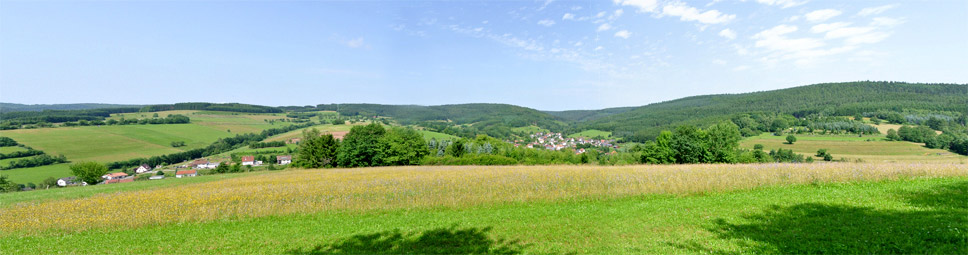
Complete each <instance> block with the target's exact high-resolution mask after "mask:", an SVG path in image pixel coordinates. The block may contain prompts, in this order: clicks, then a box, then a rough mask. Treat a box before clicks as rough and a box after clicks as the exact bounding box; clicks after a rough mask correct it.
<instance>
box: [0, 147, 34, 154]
mask: <svg viewBox="0 0 968 255" xmlns="http://www.w3.org/2000/svg"><path fill="white" fill-rule="evenodd" d="M25 150H27V149H24V148H23V147H20V146H6V147H0V153H11V152H15V151H25Z"/></svg>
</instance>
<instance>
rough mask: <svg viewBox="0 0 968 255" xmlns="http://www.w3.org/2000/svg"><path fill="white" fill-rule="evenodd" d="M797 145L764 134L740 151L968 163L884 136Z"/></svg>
mask: <svg viewBox="0 0 968 255" xmlns="http://www.w3.org/2000/svg"><path fill="white" fill-rule="evenodd" d="M794 136H795V137H796V138H797V141H796V142H794V143H793V144H787V141H786V136H774V135H772V134H762V135H759V136H755V137H749V138H745V139H743V140H742V141H740V147H742V148H747V149H752V148H753V145H756V144H762V145H763V147H764V150H765V151H769V150H774V149H789V150H793V152H796V153H800V154H803V155H804V156H814V155H815V154H816V153H817V150H819V149H827V152H829V153H830V154H832V155H833V156H834V158H835V159H840V158H846V159H847V160H851V161H855V160H858V159H859V160H862V161H865V162H954V163H964V162H968V157H966V156H961V155H958V154H954V153H951V152H950V151H947V150H940V149H928V148H925V147H924V146H923V144H918V143H912V142H904V141H887V140H885V139H884V136H883V135H873V136H862V137H859V136H857V135H794Z"/></svg>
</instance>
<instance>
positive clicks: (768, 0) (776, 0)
mask: <svg viewBox="0 0 968 255" xmlns="http://www.w3.org/2000/svg"><path fill="white" fill-rule="evenodd" d="M756 2H757V3H761V4H765V5H775V6H779V7H780V8H790V7H794V6H799V5H802V4H805V3H807V1H805V0H804V1H796V0H756Z"/></svg>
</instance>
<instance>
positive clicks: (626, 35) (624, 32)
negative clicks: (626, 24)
mask: <svg viewBox="0 0 968 255" xmlns="http://www.w3.org/2000/svg"><path fill="white" fill-rule="evenodd" d="M629 36H632V33H631V32H629V31H628V30H622V31H618V32H615V37H620V38H623V39H628V38H629Z"/></svg>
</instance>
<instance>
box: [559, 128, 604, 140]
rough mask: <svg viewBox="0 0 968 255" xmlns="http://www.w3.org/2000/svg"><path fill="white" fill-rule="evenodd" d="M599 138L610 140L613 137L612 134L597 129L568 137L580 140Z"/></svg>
mask: <svg viewBox="0 0 968 255" xmlns="http://www.w3.org/2000/svg"><path fill="white" fill-rule="evenodd" d="M599 136H600V137H604V138H610V137H611V136H612V132H609V131H601V130H597V129H589V130H585V131H581V132H578V133H574V134H570V135H568V137H572V138H578V137H586V138H595V137H599Z"/></svg>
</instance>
